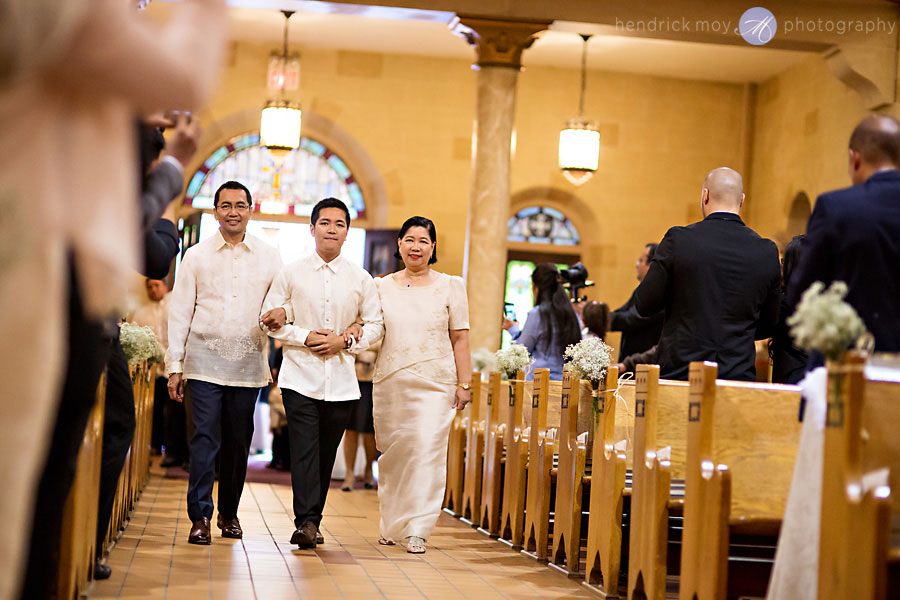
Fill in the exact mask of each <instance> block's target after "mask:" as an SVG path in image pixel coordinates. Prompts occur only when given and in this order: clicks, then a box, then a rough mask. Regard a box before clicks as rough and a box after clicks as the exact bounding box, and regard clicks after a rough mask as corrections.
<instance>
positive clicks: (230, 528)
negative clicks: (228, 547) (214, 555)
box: [216, 515, 244, 540]
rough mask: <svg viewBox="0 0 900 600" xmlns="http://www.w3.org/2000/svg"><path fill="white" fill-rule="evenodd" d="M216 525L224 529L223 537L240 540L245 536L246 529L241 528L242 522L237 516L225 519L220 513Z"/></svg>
mask: <svg viewBox="0 0 900 600" xmlns="http://www.w3.org/2000/svg"><path fill="white" fill-rule="evenodd" d="M216 526H218V528H219V529H221V530H222V537H223V538H231V539H233V540H239V539H241V538H242V537H244V531H243V530H242V529H241V522H240V521H239V520H238V518H237V517H235V518H233V519H223V518H222V515H219V518H218V519H216Z"/></svg>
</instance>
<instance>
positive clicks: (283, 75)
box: [279, 10, 294, 96]
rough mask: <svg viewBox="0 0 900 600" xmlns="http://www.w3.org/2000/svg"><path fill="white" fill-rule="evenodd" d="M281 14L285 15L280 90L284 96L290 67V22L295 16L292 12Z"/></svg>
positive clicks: (286, 11) (285, 11)
mask: <svg viewBox="0 0 900 600" xmlns="http://www.w3.org/2000/svg"><path fill="white" fill-rule="evenodd" d="M281 14H283V15H284V55H283V56H282V59H281V89H280V90H279V91H280V93H281V95H282V96H283V95H284V84H285V81H286V80H287V75H286V73H287V66H288V22H289V21H290V20H291V15H293V14H294V11H292V10H283V11H281Z"/></svg>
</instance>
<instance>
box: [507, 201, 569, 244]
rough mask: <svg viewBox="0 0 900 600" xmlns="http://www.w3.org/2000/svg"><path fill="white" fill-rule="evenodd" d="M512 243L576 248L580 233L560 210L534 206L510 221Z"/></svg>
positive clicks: (509, 231) (521, 211)
mask: <svg viewBox="0 0 900 600" xmlns="http://www.w3.org/2000/svg"><path fill="white" fill-rule="evenodd" d="M506 239H508V240H509V241H510V242H528V243H530V244H554V245H557V246H575V245H577V244H578V242H579V239H580V238H579V236H578V231H577V230H576V229H575V226H574V225H572V222H571V221H569V220H568V219H567V218H566V216H565V215H564V214H562V213H561V212H559V211H558V210H555V209H552V208H549V207H546V206H532V207H529V208H525V209H522V210H520V211H519V212H518V213H516V214H515V215H514V216H513V217H510V219H509V225H508V233H507V237H506Z"/></svg>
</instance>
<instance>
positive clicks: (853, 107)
mask: <svg viewBox="0 0 900 600" xmlns="http://www.w3.org/2000/svg"><path fill="white" fill-rule="evenodd" d="M755 107H756V110H755V113H756V119H755V127H754V146H753V153H752V156H753V172H752V188H751V189H752V198H749V199H748V204H749V206H748V208H749V210H750V215H749V217H750V219H749V220H750V224H751V225H752V226H753V227H754V228H755V229H756V230H757V231H758V232H759V233H760V234H761V235H763V236H766V237H770V238H773V239H778V241H779V242H782V243H783V242H786V241H787V239H785V238H787V237H788V236H787V235H786V234H785V228H786V227H787V224H788V214H789V212H790V207H791V203H792V201H793V199H794V198H795V197H796V196H797V194H798V193H799V192H801V191H802V192H805V193H806V194H807V196H809V199H810V202H811V203H814V202H815V199H816V197H817V196H818V195H819V194H821V193H823V192H827V191H829V190H834V189H838V188H843V187H847V186H849V185H850V178H849V176H848V175H847V142H848V140H849V139H850V133H851V132H852V131H853V128H854V127H855V126H856V124H857V123H858V122H859V120H860V119H861V118H862V117H864V116H865V115H866V114H867V111H866V108H865V105H864V104H863V101H862V99H861V97H860V96H859V94H857V93H856V92H855V91H853V90H852V89H850V88H849V87H848V86H846V85H844V84H843V83H841V82H840V81H839V80H838V79H837V78H836V77H835V76H834V75H832V73H831V71H830V70H829V69H828V66H827V65H826V64H825V60H824V59H823V58H822V57H820V56H811V57H810V58H808V59H806V60H805V61H802V62H800V63H798V64H797V65H795V66H793V67H792V68H790V69H788V70H786V71H785V72H783V73H781V74H779V75H777V76H775V77H773V78H771V79H769V80H768V81H765V82H764V83H762V84H760V86H759V88H758V90H757V95H756V105H755ZM804 231H805V228H804ZM801 233H802V232H801ZM788 239H789V238H788Z"/></svg>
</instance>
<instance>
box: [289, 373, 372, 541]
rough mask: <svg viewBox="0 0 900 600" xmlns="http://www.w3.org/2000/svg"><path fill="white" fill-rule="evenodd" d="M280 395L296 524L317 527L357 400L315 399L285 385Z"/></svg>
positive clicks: (320, 520)
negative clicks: (288, 441)
mask: <svg viewBox="0 0 900 600" xmlns="http://www.w3.org/2000/svg"><path fill="white" fill-rule="evenodd" d="M281 397H282V399H283V400H284V412H285V413H286V414H287V420H288V431H289V435H290V447H291V487H293V489H294V525H295V526H296V527H300V526H302V525H303V524H304V523H306V522H310V523H313V524H314V525H315V526H316V527H317V528H318V527H319V524H320V523H321V522H322V511H323V510H324V508H325V498H326V497H327V496H328V486H329V485H330V484H331V471H332V469H334V457H335V455H336V454H337V449H338V445H340V443H341V437H342V436H343V435H344V429H346V428H347V424H348V423H349V422H350V413H351V411H352V409H353V405H354V404H355V402H356V401H355V400H349V401H346V402H326V401H324V400H315V399H313V398H310V397H308V396H304V395H303V394H299V393H297V392H295V391H293V390H289V389H285V388H282V390H281Z"/></svg>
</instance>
